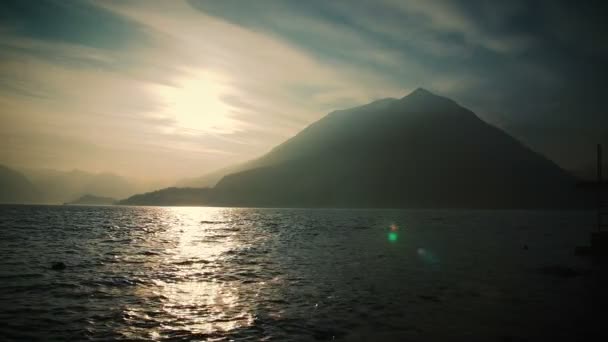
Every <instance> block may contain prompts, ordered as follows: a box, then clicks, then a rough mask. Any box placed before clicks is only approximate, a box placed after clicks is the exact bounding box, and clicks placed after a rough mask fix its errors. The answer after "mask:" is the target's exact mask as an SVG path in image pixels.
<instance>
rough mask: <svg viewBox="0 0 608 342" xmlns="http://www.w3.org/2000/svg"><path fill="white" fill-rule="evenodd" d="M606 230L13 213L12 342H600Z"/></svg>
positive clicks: (529, 224)
mask: <svg viewBox="0 0 608 342" xmlns="http://www.w3.org/2000/svg"><path fill="white" fill-rule="evenodd" d="M593 219H594V214H593V213H592V212H561V213H560V212H530V211H457V210H443V211H431V210H426V211H425V210H312V209H233V208H162V207H93V206H91V207H85V206H82V207H78V206H0V340H3V341H7V340H27V341H33V340H44V341H48V340H115V339H122V340H162V339H166V340H209V341H224V340H236V341H242V340H243V341H244V340H250V341H260V340H278V341H284V340H288V341H300V340H301V341H309V340H340V341H368V340H374V341H399V340H409V341H445V340H447V341H475V340H477V341H537V340H547V339H549V338H560V339H563V340H569V341H572V340H580V339H586V338H590V336H589V335H585V334H589V331H590V330H592V329H593V324H595V323H594V320H595V319H597V317H598V315H597V314H595V313H594V312H593V311H594V310H596V311H598V310H600V309H601V308H599V307H598V304H597V303H598V300H599V299H602V298H603V297H602V295H601V294H602V293H603V291H601V287H602V286H604V285H603V283H601V278H602V277H601V270H599V269H598V267H599V266H597V265H594V264H593V263H592V261H591V260H588V259H584V258H579V257H575V256H574V253H573V251H574V247H575V246H577V245H583V244H588V240H589V231H590V230H591V229H592V227H593ZM525 245H527V247H528V248H527V249H525V248H524V246H525ZM54 262H64V263H65V264H66V266H67V267H66V269H65V270H53V269H51V265H52V264H53V263H54Z"/></svg>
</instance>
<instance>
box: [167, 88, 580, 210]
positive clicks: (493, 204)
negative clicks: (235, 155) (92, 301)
mask: <svg viewBox="0 0 608 342" xmlns="http://www.w3.org/2000/svg"><path fill="white" fill-rule="evenodd" d="M250 165H253V166H254V167H252V168H250V169H248V170H243V171H240V172H237V173H233V174H230V175H227V176H225V177H223V178H222V179H221V180H220V181H219V182H218V183H217V185H216V186H215V187H214V188H213V189H212V190H211V191H210V192H208V193H206V194H205V196H206V197H207V198H208V200H206V201H205V202H206V203H207V204H212V205H230V206H281V207H283V206H286V207H292V206H301V207H426V208H449V207H461V208H462V207H466V208H545V207H546V208H556V207H569V206H573V205H575V206H576V205H579V204H580V203H579V202H578V198H579V197H578V194H577V192H576V191H577V190H576V188H575V184H576V179H575V178H574V177H572V176H571V175H570V174H568V173H567V172H565V171H564V170H562V169H561V168H559V167H558V166H557V165H556V164H554V163H553V162H551V161H550V160H548V159H547V158H545V157H543V156H542V155H540V154H538V153H536V152H534V151H532V150H530V149H529V148H527V147H526V146H524V145H523V144H521V143H520V142H518V141H517V140H516V139H514V138H512V137H511V136H509V135H508V134H506V133H505V132H503V131H502V130H500V129H498V128H496V127H494V126H491V125H489V124H487V123H485V122H484V121H482V120H481V119H479V118H478V117H477V116H476V115H475V114H474V113H473V112H471V111H470V110H468V109H466V108H463V107H461V106H460V105H458V104H457V103H456V102H454V101H452V100H450V99H448V98H445V97H441V96H437V95H434V94H432V93H430V92H428V91H426V90H424V89H417V90H415V91H414V92H412V93H411V94H409V95H408V96H405V97H404V98H402V99H383V100H378V101H375V102H372V103H370V104H367V105H364V106H360V107H355V108H351V109H347V110H339V111H334V112H332V113H330V114H328V115H327V116H325V117H324V118H322V119H321V120H319V121H317V122H315V123H313V124H312V125H310V126H308V127H307V128H306V129H304V130H303V131H301V132H300V133H299V134H297V135H296V136H294V137H293V138H291V139H289V140H287V141H286V142H284V143H283V144H281V145H279V146H277V147H275V148H274V149H273V150H272V151H270V152H269V153H268V154H266V155H264V156H262V157H260V158H258V159H256V160H255V161H254V162H252V163H251V164H250ZM157 200H160V199H157ZM157 204H158V201H157Z"/></svg>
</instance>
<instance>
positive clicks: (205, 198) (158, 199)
mask: <svg viewBox="0 0 608 342" xmlns="http://www.w3.org/2000/svg"><path fill="white" fill-rule="evenodd" d="M210 202H211V198H210V190H209V189H208V188H202V189H201V188H166V189H161V190H157V191H152V192H147V193H144V194H139V195H134V196H131V197H129V198H127V199H124V200H121V201H118V203H117V204H121V205H165V206H190V205H208V204H209V203H210Z"/></svg>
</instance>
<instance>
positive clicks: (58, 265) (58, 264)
mask: <svg viewBox="0 0 608 342" xmlns="http://www.w3.org/2000/svg"><path fill="white" fill-rule="evenodd" d="M66 267H67V266H66V265H65V264H64V263H63V262H61V261H59V262H54V263H53V265H52V266H51V269H53V270H55V271H62V270H65V268H66Z"/></svg>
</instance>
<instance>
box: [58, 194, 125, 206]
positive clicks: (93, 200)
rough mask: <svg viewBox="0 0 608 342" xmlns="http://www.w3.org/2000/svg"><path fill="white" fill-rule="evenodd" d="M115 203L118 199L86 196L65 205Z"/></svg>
mask: <svg viewBox="0 0 608 342" xmlns="http://www.w3.org/2000/svg"><path fill="white" fill-rule="evenodd" d="M115 202H116V199H114V198H111V197H101V196H96V195H91V194H86V195H83V196H80V197H79V198H77V199H75V200H73V201H70V202H67V203H65V204H76V205H78V204H84V205H110V204H114V203H115Z"/></svg>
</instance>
